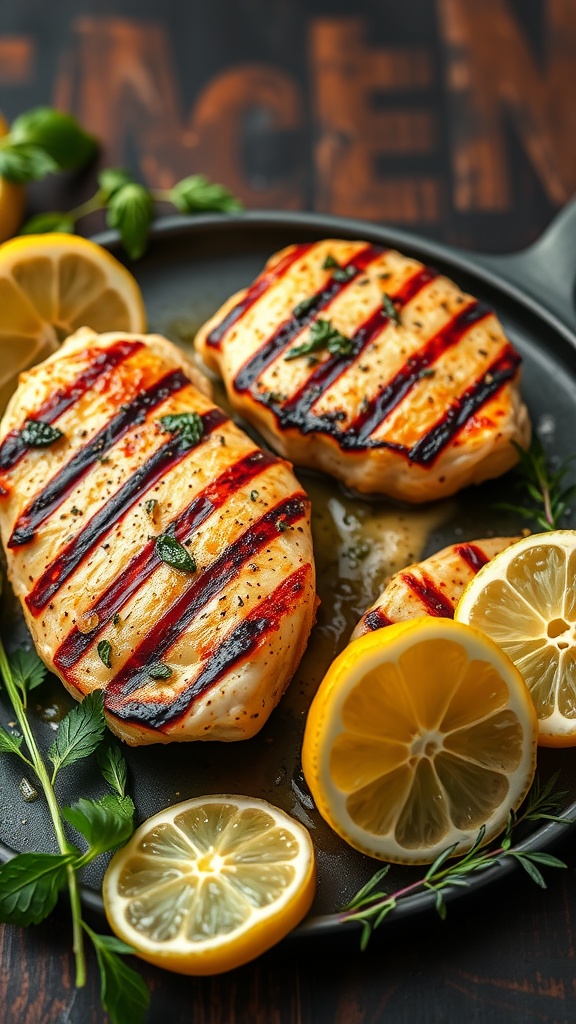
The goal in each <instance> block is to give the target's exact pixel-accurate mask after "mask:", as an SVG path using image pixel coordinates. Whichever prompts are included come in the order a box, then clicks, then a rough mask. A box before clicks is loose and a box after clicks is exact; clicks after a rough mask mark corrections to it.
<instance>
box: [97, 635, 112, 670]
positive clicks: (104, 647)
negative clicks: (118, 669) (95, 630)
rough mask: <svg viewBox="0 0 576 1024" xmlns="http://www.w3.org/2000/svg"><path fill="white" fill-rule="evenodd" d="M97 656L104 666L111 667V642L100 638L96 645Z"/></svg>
mask: <svg viewBox="0 0 576 1024" xmlns="http://www.w3.org/2000/svg"><path fill="white" fill-rule="evenodd" d="M96 650H97V652H98V657H99V658H100V661H101V662H102V664H103V665H106V668H112V644H111V643H110V641H109V640H100V641H99V642H98V646H97V647H96Z"/></svg>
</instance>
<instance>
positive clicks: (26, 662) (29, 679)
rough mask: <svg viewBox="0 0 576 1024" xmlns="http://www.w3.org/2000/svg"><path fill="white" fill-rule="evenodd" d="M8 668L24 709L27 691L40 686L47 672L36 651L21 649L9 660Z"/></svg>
mask: <svg viewBox="0 0 576 1024" xmlns="http://www.w3.org/2000/svg"><path fill="white" fill-rule="evenodd" d="M10 667H11V669H12V676H13V679H14V683H15V685H16V686H17V687H18V689H19V690H20V698H21V700H22V703H23V705H24V707H26V702H27V698H28V693H29V691H30V690H35V689H36V687H37V686H41V684H42V683H43V682H44V679H45V678H46V672H47V671H48V670H47V668H46V665H45V664H44V662H43V661H41V659H40V658H39V657H38V655H37V654H36V651H25V650H24V649H23V648H21V649H20V650H18V651H14V654H13V655H12V656H11V658H10Z"/></svg>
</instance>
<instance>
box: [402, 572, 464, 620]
mask: <svg viewBox="0 0 576 1024" xmlns="http://www.w3.org/2000/svg"><path fill="white" fill-rule="evenodd" d="M421 573H422V575H421V577H420V579H418V577H416V576H413V575H412V573H411V572H403V573H401V579H402V580H403V582H404V583H405V584H406V586H407V587H409V589H410V590H411V591H412V593H414V594H415V595H416V597H417V598H418V600H419V601H421V602H422V604H423V605H424V606H425V608H426V611H427V614H428V615H434V616H436V617H437V618H442V619H453V618H454V605H453V604H452V602H451V601H450V600H449V599H448V598H447V597H446V595H445V594H443V593H442V591H441V590H439V589H438V587H437V586H436V584H435V583H434V581H433V580H431V579H430V577H429V576H427V575H426V574H425V573H424V572H422V570H421Z"/></svg>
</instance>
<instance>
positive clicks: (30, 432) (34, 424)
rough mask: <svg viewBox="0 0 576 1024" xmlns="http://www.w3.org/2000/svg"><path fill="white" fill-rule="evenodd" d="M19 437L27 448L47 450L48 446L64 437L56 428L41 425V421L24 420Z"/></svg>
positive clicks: (44, 424)
mask: <svg viewBox="0 0 576 1024" xmlns="http://www.w3.org/2000/svg"><path fill="white" fill-rule="evenodd" d="M20 437H21V439H22V441H23V442H24V444H25V445H27V446H28V448H48V446H49V445H51V444H54V442H55V441H59V440H60V438H61V437H64V434H63V433H62V431H61V430H59V429H58V427H53V426H52V425H51V424H50V423H43V422H42V420H26V423H25V424H24V427H23V428H22V430H21V431H20Z"/></svg>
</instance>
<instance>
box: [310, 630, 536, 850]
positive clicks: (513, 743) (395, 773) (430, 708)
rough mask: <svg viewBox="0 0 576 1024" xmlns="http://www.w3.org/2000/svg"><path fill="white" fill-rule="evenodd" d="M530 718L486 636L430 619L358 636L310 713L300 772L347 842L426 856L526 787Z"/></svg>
mask: <svg viewBox="0 0 576 1024" xmlns="http://www.w3.org/2000/svg"><path fill="white" fill-rule="evenodd" d="M536 736H537V723H536V715H535V712H534V707H533V704H532V702H531V700H530V695H529V693H528V690H527V688H526V685H525V683H524V681H523V679H522V677H521V675H520V673H519V672H518V670H517V669H516V668H515V666H514V665H513V664H512V662H511V661H510V659H509V658H508V657H507V656H506V655H505V654H504V653H503V652H502V650H501V649H500V648H499V647H498V646H497V644H495V643H494V642H493V641H492V640H490V639H489V638H488V637H486V636H484V635H483V634H482V633H480V632H478V631H477V630H475V629H472V628H471V627H469V626H463V625H462V624H460V623H455V622H453V621H452V620H451V619H437V618H432V617H425V618H420V619H413V620H411V621H408V622H402V623H398V624H396V625H392V626H386V627H384V628H383V629H379V630H376V631H375V632H372V633H366V634H364V635H363V636H361V637H359V638H357V639H356V640H353V641H352V642H351V643H350V644H349V645H348V646H347V647H346V648H345V649H344V651H342V653H341V654H340V655H339V656H338V658H336V660H335V661H334V662H333V664H332V666H331V667H330V669H329V670H328V672H327V674H326V676H325V677H324V679H323V681H322V683H321V684H320V687H319V689H318V692H317V694H316V696H315V697H314V699H313V701H312V704H311V706H310V710H309V713H308V717H307V721H306V727H305V732H304V742H303V749H302V766H303V770H304V775H305V778H306V781H307V783H308V786H309V788H310V791H311V793H312V796H313V798H314V801H315V803H316V806H317V808H318V810H319V812H320V814H321V815H322V816H323V817H324V818H325V820H326V821H327V822H328V824H329V825H330V826H331V827H332V828H333V829H334V831H335V832H337V833H338V834H339V835H340V836H341V837H342V838H343V839H344V840H345V841H346V842H347V843H349V844H350V845H351V846H353V847H354V848H356V849H357V850H360V851H361V852H362V853H365V854H368V855H369V856H371V857H375V858H378V859H379V860H386V861H392V862H397V863H404V864H422V863H432V861H433V860H435V858H436V857H437V856H438V855H439V854H440V853H442V852H443V851H444V850H446V849H447V848H448V847H450V846H454V851H453V853H454V855H460V854H462V853H464V852H465V851H466V850H468V849H470V848H471V847H472V846H473V844H474V843H475V841H476V840H477V838H478V835H479V832H480V830H481V829H484V830H485V831H484V835H483V842H488V841H489V840H490V839H492V838H493V837H494V836H496V835H497V834H499V833H500V832H501V831H502V830H503V829H504V828H505V826H506V823H507V820H508V815H509V813H510V811H513V810H516V809H517V808H518V807H519V806H520V804H521V802H522V800H523V799H524V797H525V795H526V793H527V792H528V789H529V788H530V785H531V783H532V780H533V777H534V772H535V767H536Z"/></svg>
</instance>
